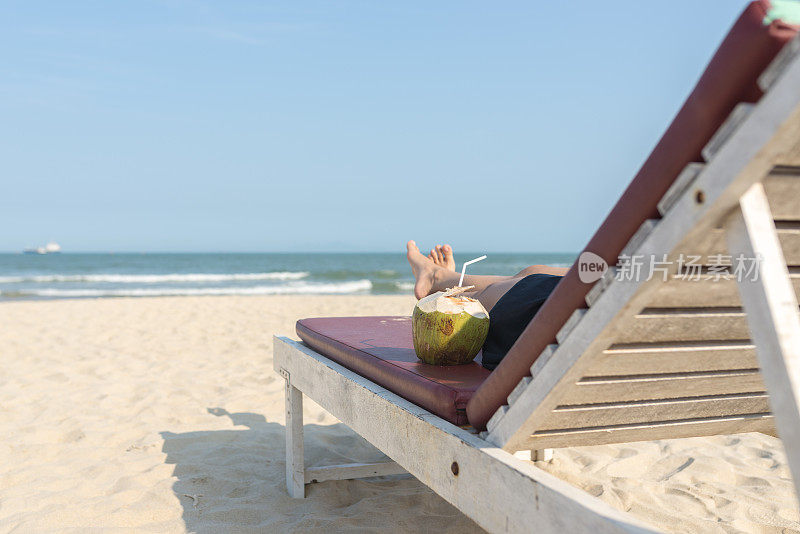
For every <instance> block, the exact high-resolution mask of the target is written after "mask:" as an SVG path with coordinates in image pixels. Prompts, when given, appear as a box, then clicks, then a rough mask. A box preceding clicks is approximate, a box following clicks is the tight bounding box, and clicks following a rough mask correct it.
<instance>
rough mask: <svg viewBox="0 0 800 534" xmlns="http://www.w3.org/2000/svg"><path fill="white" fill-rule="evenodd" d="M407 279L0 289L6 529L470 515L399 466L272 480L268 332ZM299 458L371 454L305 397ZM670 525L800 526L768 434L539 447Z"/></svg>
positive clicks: (320, 526) (353, 527) (427, 519)
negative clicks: (134, 291) (251, 288)
mask: <svg viewBox="0 0 800 534" xmlns="http://www.w3.org/2000/svg"><path fill="white" fill-rule="evenodd" d="M413 305H414V300H413V298H412V297H410V296H408V297H405V296H385V297H384V296H328V297H311V296H303V297H298V296H268V297H179V298H141V299H129V298H120V299H98V300H94V299H91V300H90V299H87V300H60V301H27V302H13V303H11V302H4V303H0V325H2V327H1V328H0V354H1V355H2V356H1V357H0V366H2V377H3V379H2V382H1V383H0V433H1V434H2V435H3V436H4V439H3V440H2V442H0V458H2V459H3V461H2V463H0V531H2V532H79V531H80V532H83V531H86V530H87V529H89V528H90V527H92V528H94V529H96V531H102V532H115V531H122V530H125V531H136V532H338V531H366V532H376V531H377V532H480V529H479V528H478V527H477V526H476V525H475V524H474V523H472V522H471V521H470V520H469V519H467V518H466V517H465V516H464V515H462V514H461V513H460V512H459V511H458V510H456V509H455V508H453V507H452V506H450V505H449V504H447V503H446V502H445V501H443V500H442V499H441V498H439V497H438V496H437V495H435V494H434V493H433V492H431V491H430V490H429V489H427V488H426V487H425V486H424V485H422V484H421V483H420V482H418V481H417V480H415V479H413V478H411V477H408V476H397V477H386V478H379V479H370V480H359V481H341V482H327V483H322V484H315V485H311V486H309V487H308V489H307V498H306V499H305V500H302V501H300V500H293V499H291V498H289V497H288V496H287V494H286V492H285V489H284V481H283V477H284V441H283V440H284V426H283V423H284V421H283V381H282V379H281V378H280V377H279V376H278V375H277V374H276V373H275V372H273V370H272V339H271V338H272V335H273V333H279V334H284V335H291V336H293V337H294V322H295V321H296V320H297V319H298V318H301V317H307V316H325V315H327V316H337V315H377V314H380V315H386V314H398V315H402V314H408V313H410V311H411V309H412V307H413ZM305 420H306V424H307V426H306V435H305V438H306V441H305V444H306V455H307V456H306V459H307V462H309V463H316V464H324V463H346V462H371V461H380V460H381V459H382V454H381V453H380V452H379V451H377V450H376V449H375V448H373V447H372V446H371V445H369V444H368V443H367V442H366V441H364V440H363V439H362V438H360V437H359V436H357V435H356V434H354V433H353V432H352V431H350V430H349V429H348V428H347V427H345V426H344V425H342V424H340V423H339V422H338V421H337V420H336V419H335V418H333V417H332V416H331V415H330V414H328V413H326V412H324V411H323V410H322V409H320V408H319V407H318V406H317V405H316V404H314V403H313V402H310V401H307V402H306V403H305ZM537 465H539V466H540V467H542V468H544V469H546V470H548V471H550V472H551V473H553V474H555V475H557V476H559V477H561V478H563V479H564V480H566V481H568V482H570V483H572V484H574V485H576V486H578V487H580V488H582V489H584V490H586V491H587V492H589V493H590V494H592V495H595V496H598V497H599V498H600V499H602V500H604V501H605V502H607V503H610V504H611V505H612V506H615V507H617V508H619V509H621V510H626V511H629V512H631V513H632V514H634V515H636V516H637V517H640V518H642V519H644V520H646V521H648V522H650V523H651V524H653V525H654V526H657V527H659V528H662V529H664V530H668V531H675V532H796V531H800V514H798V508H797V501H796V496H795V493H794V490H793V488H792V484H791V481H790V476H789V470H788V467H787V465H786V461H785V456H784V453H783V449H782V447H781V443H780V440H778V439H776V438H772V437H768V436H764V435H760V434H741V435H734V436H716V437H712V438H693V439H684V440H668V441H659V442H644V443H632V444H624V445H616V446H597V447H583V448H575V449H562V450H558V451H556V453H555V458H554V460H553V462H552V463H550V464H543V463H539V464H537Z"/></svg>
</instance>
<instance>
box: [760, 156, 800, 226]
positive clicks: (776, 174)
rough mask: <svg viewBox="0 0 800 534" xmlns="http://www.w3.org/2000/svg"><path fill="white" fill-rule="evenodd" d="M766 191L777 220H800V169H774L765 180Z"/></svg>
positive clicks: (773, 215)
mask: <svg viewBox="0 0 800 534" xmlns="http://www.w3.org/2000/svg"><path fill="white" fill-rule="evenodd" d="M764 190H765V191H766V192H767V199H768V200H769V208H770V210H771V211H772V217H773V218H774V219H775V220H778V221H798V220H800V167H777V168H775V169H773V171H772V172H771V173H770V175H769V176H767V178H766V179H765V180H764Z"/></svg>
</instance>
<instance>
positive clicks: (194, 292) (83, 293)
mask: <svg viewBox="0 0 800 534" xmlns="http://www.w3.org/2000/svg"><path fill="white" fill-rule="evenodd" d="M370 289H372V282H370V281H369V280H354V281H352V282H343V283H341V284H319V283H317V284H313V283H298V284H293V285H282V286H252V287H187V288H180V287H161V288H159V287H152V288H132V289H53V288H43V289H30V290H27V289H26V290H22V291H15V292H13V293H11V292H3V293H2V295H3V296H12V295H13V296H18V297H26V296H30V297H51V298H70V297H165V296H200V295H297V294H307V295H330V294H348V293H365V292H368V291H369V290H370Z"/></svg>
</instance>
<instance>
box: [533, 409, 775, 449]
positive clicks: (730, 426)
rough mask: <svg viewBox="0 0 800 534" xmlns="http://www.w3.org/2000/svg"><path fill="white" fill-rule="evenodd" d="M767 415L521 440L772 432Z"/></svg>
mask: <svg viewBox="0 0 800 534" xmlns="http://www.w3.org/2000/svg"><path fill="white" fill-rule="evenodd" d="M774 428H775V427H774V423H773V417H772V415H771V414H757V415H737V416H732V417H713V418H708V419H699V420H695V419H690V420H687V421H667V422H655V423H648V424H634V425H622V426H619V427H605V428H592V429H585V430H579V429H575V430H567V431H562V432H552V431H548V432H536V433H535V434H533V435H531V436H530V437H529V438H528V439H526V440H525V441H524V442H523V445H524V446H525V447H526V448H531V449H545V448H560V447H578V446H581V445H604V444H606V443H628V442H633V441H651V440H657V439H676V438H691V437H695V436H715V435H718V434H738V433H741V432H762V433H764V434H770V433H772V432H774V431H775V430H774Z"/></svg>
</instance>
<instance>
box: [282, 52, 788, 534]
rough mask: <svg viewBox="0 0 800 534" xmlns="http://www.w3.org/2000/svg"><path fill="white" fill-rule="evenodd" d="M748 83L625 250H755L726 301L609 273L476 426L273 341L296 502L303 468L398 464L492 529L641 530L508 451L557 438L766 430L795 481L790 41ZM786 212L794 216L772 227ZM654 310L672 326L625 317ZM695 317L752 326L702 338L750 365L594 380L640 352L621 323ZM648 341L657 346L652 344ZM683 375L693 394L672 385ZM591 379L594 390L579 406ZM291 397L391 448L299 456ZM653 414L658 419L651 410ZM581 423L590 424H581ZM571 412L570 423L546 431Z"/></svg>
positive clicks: (378, 471)
mask: <svg viewBox="0 0 800 534" xmlns="http://www.w3.org/2000/svg"><path fill="white" fill-rule="evenodd" d="M759 83H760V84H761V86H762V89H764V91H765V95H764V96H763V97H762V98H761V100H760V101H759V102H758V103H757V104H753V105H751V104H746V105H740V106H739V107H737V108H736V110H734V112H733V113H732V114H731V116H730V118H729V119H728V121H726V123H725V124H724V125H723V126H722V127H721V128H720V130H719V131H718V132H717V134H716V135H715V136H714V138H713V139H712V140H711V141H710V142H709V144H708V145H707V147H706V149H705V150H704V152H703V155H704V158H705V160H706V163H705V164H699V163H693V164H690V165H688V166H687V168H686V169H685V170H684V172H683V173H682V174H681V175H680V176H679V178H678V179H677V180H676V182H675V184H674V185H673V187H672V188H671V189H670V191H668V192H667V194H666V195H665V196H664V199H662V201H661V203H660V204H659V210H660V212H661V214H662V218H661V219H659V220H658V221H648V222H646V223H645V224H644V225H643V226H642V228H641V229H640V231H639V232H637V234H636V235H634V236H633V238H632V239H631V240H630V242H629V244H628V246H627V248H626V249H625V251H624V252H623V254H627V255H640V256H643V257H651V258H652V257H658V256H663V255H664V254H668V255H670V257H673V258H674V256H675V255H676V254H678V253H679V252H681V251H696V252H700V253H701V254H703V255H704V256H705V257H708V256H710V255H711V254H713V253H715V252H719V251H723V252H725V251H727V252H728V253H729V254H730V255H734V256H738V255H739V254H742V255H744V256H745V257H748V258H756V257H757V258H758V259H759V261H758V267H757V268H758V273H757V274H758V276H757V277H750V278H747V279H743V280H740V281H736V282H733V281H732V280H728V283H727V284H719V285H715V286H710V285H708V284H714V283H715V282H713V281H706V282H703V284H706V285H705V286H703V287H704V288H707V289H708V291H707V293H705V294H706V298H708V299H710V302H713V303H719V302H723V303H724V302H728V301H730V304H731V305H730V306H728V305H727V304H725V305H723V307H720V306H719V304H714V305H715V306H717V307H716V308H711V309H709V310H706V309H705V308H703V307H702V306H703V304H702V303H701V304H700V305H699V307H695V308H687V307H686V306H681V303H683V302H684V300H687V299H688V302H690V303H694V302H695V301H694V300H692V299H694V298H695V296H696V295H700V294H701V293H702V292H697V293H695V294H693V293H691V292H688V293H687V292H686V291H681V290H680V289H679V284H677V283H670V282H664V281H663V280H662V279H660V278H658V277H652V278H649V279H645V280H642V279H633V280H621V279H619V277H617V276H615V271H614V269H610V270H609V271H608V272H607V273H606V275H605V276H604V278H603V279H601V280H600V281H599V282H598V283H597V284H596V285H595V287H594V288H593V289H592V291H591V292H590V293H589V295H588V296H587V299H586V300H587V305H588V308H587V309H582V310H577V311H576V312H575V314H574V315H573V316H572V317H571V318H570V320H569V321H568V322H567V324H565V325H564V327H563V328H562V330H561V331H560V332H559V334H558V335H557V343H556V344H553V345H550V346H549V347H548V348H547V349H546V350H545V351H544V353H543V354H542V355H541V356H540V357H539V358H538V359H537V360H536V362H535V363H534V365H533V367H532V368H531V376H530V377H525V378H524V379H523V380H522V381H521V382H520V383H519V385H518V386H517V387H516V388H515V390H514V391H513V392H512V393H511V395H510V396H509V398H508V404H507V405H505V406H503V407H501V408H500V409H499V410H498V411H497V412H496V413H495V414H494V416H493V417H492V419H491V420H490V421H489V424H488V429H487V431H486V432H483V433H481V434H480V435H477V434H476V433H475V432H473V431H471V429H465V428H459V427H457V426H454V425H452V424H450V423H448V422H446V421H444V420H443V419H441V418H440V417H438V416H435V415H433V414H431V413H429V412H427V411H426V410H424V409H422V408H420V407H418V406H416V405H413V404H411V403H410V402H408V401H406V400H404V399H402V398H401V397H399V396H397V395H395V394H393V393H391V392H389V391H387V390H386V389H384V388H382V387H381V386H379V385H377V384H375V383H373V382H371V381H369V380H367V379H365V378H364V377H362V376H360V375H357V374H355V373H353V372H351V371H349V370H347V369H345V368H344V367H342V366H340V365H339V364H337V363H335V362H333V361H332V360H330V359H328V358H326V357H324V356H322V355H320V354H318V353H316V352H315V351H313V350H311V349H309V348H308V347H306V346H305V345H303V344H302V343H300V342H297V341H293V340H291V339H288V338H285V337H275V344H274V367H275V369H276V370H277V371H279V372H280V373H281V375H282V376H283V377H284V378H285V379H286V466H287V471H286V483H287V488H288V489H289V492H290V494H291V495H292V496H294V497H303V496H304V494H305V489H304V486H305V484H307V483H309V482H313V481H323V480H334V479H351V478H361V477H369V476H379V475H390V474H397V473H403V472H408V473H410V474H411V475H413V476H415V477H416V478H418V479H419V480H421V481H422V482H423V483H424V484H426V485H427V486H429V487H430V488H431V489H433V490H434V491H435V492H436V493H438V494H439V495H441V496H442V497H443V498H444V499H446V500H447V501H448V502H450V503H452V504H453V505H454V506H456V507H458V508H459V509H460V510H462V511H463V512H464V513H465V514H466V515H468V516H469V517H470V518H472V519H473V520H474V521H475V522H476V523H477V524H479V525H480V526H482V527H483V528H485V529H486V530H488V531H490V532H530V531H533V530H536V531H541V532H559V533H560V532H583V531H589V530H590V529H591V530H592V531H597V532H644V531H650V530H651V528H650V527H648V526H647V525H645V524H643V523H642V522H640V521H638V520H635V519H633V518H631V517H630V516H627V515H626V514H623V513H621V512H619V511H617V510H615V509H613V508H611V507H610V506H608V505H606V504H604V503H603V502H602V501H600V500H598V499H596V498H594V497H591V496H589V495H588V494H586V493H585V492H582V491H580V490H578V489H577V488H574V487H572V486H570V485H569V484H567V483H565V482H563V481H561V480H559V479H557V478H556V477H553V476H552V475H550V474H548V473H546V472H545V471H542V470H541V469H539V468H537V467H536V466H535V465H533V464H532V463H530V462H526V461H524V460H522V459H520V458H519V457H518V456H516V455H515V454H514V453H515V452H517V451H532V452H531V453H530V456H528V458H530V459H532V460H541V459H547V458H548V457H549V456H550V455H551V454H552V453H551V449H552V448H557V447H569V446H580V445H587V444H599V443H620V442H628V441H641V440H654V439H667V438H680V437H690V436H705V435H714V434H731V433H737V432H752V431H758V432H765V433H770V434H775V428H777V435H779V436H780V437H781V439H782V440H783V444H784V447H785V449H786V454H787V457H788V462H789V466H790V469H791V472H792V475H793V479H794V483H795V487H797V488H800V313H798V302H797V298H796V294H795V292H796V291H797V289H798V288H800V273H799V272H796V271H795V270H793V271H792V273H791V274H790V272H789V269H788V268H787V261H786V258H785V254H790V255H791V257H792V258H795V256H796V255H797V254H800V37H798V38H796V39H795V40H794V41H792V42H791V43H789V44H787V46H786V47H784V50H783V51H782V52H781V53H780V54H779V56H778V57H777V58H776V59H775V61H774V62H773V63H772V65H771V66H770V67H769V68H768V69H767V70H766V71H765V72H764V74H763V75H762V76H761V78H760V81H759ZM776 177H778V178H780V177H788V179H783V178H781V179H778V178H776ZM773 211H775V213H773ZM786 217H789V218H791V219H792V220H793V221H794V222H790V223H784V219H785V218H786ZM776 220H777V221H778V227H776V222H775V221H776ZM787 225H788V226H787ZM787 228H788V230H787ZM795 234H796V235H795ZM792 262H793V263H792V264H793V265H797V264H796V263H794V259H793V260H792ZM793 269H794V268H793ZM668 270H669V272H668V273H667V274H668V276H667V278H668V279H669V280H674V279H675V277H676V275H677V271H676V267H675V264H674V263H673V264H671V266H670V267H668ZM735 287H738V291H737V290H736V289H733V288H735ZM676 288H678V289H676ZM703 291H705V289H704V290H703ZM737 303H738V304H737ZM648 310H650V311H648ZM652 310H656V311H655V312H653V311H652ZM658 314H661V315H658ZM656 316H657V317H656ZM662 316H663V317H662ZM654 318H655V319H656V320H659V321H661V320H663V321H664V322H663V323H659V324H664V325H667V326H668V327H669V328H667V327H665V328H664V329H661V330H657V331H654V330H646V329H644V330H641V329H640V330H637V329H638V328H640V325H641V324H644V323H647V322H648V321H650V320H652V319H654ZM670 325H672V326H670ZM686 325H689V326H686ZM695 327H696V328H700V329H702V328H706V329H707V330H705V331H701V330H698V332H700V333H701V334H703V335H704V336H705V337H703V339H709V340H712V341H713V340H714V339H715V338H714V336H715V335H719V334H720V332H723V333H725V334H726V335H727V334H730V335H731V336H733V338H735V337H736V336H739V338H741V337H742V332H744V337H745V338H746V337H747V335H748V333H749V337H750V338H751V339H752V342H744V341H742V340H741V339H739V338H736V339H733V341H725V340H724V339H723V340H721V341H713V343H716V345H714V344H713V343H712V341H709V343H710V345H708V346H703V347H702V348H703V350H706V349H708V348H709V347H711V348H712V349H714V350H716V351H718V352H719V353H720V354H721V355H722V356H726V357H728V356H730V357H731V358H741V357H752V356H748V355H749V354H751V353H752V352H755V353H756V354H757V363H755V362H756V360H755V357H752V358H753V360H752V361H753V362H754V365H756V367H755V368H747V366H746V365H744V364H742V365H739V367H737V368H732V369H728V370H725V369H723V370H720V369H716V370H710V371H703V370H697V369H693V370H691V372H689V371H687V372H669V373H666V372H665V373H660V374H641V373H640V374H635V375H633V374H627V375H621V376H615V375H613V374H611V375H609V374H608V373H606V375H605V376H601V377H599V378H598V377H597V376H595V375H593V373H594V372H596V371H597V369H599V368H602V366H604V365H607V364H606V363H604V362H606V361H607V360H609V359H610V358H611V356H614V355H619V354H621V353H625V350H628V353H629V354H633V355H634V356H636V357H639V356H640V355H641V354H645V353H648V350H650V349H647V350H645V349H642V348H636V347H638V346H636V345H624V343H623V344H622V345H620V341H621V340H622V341H625V340H626V339H628V338H629V337H630V336H631V335H632V334H631V332H639V333H640V334H641V332H659V334H658V335H667V334H668V333H669V332H673V331H674V332H678V334H676V336H677V337H675V338H674V339H680V337H679V333H680V329H681V328H695ZM642 328H644V327H642ZM662 332H667V334H663V333H662ZM704 332H705V333H704ZM731 332H734V333H735V332H738V334H735V335H734V334H731ZM665 339H666V338H665ZM672 339H673V338H669V340H666V341H664V342H665V343H666V342H672V341H670V340H672ZM620 346H622V347H623V348H622V349H620V348H615V347H620ZM625 347H628V348H625ZM630 347H634V348H630ZM684 349H685V350H699V349H697V348H696V347H694V348H693V347H692V346H688V348H686V347H682V350H684ZM658 350H666V349H659V348H656V349H652V350H650V352H649V353H648V354H651V355H652V354H653V353H654V352H655V353H657V352H658ZM669 350H672V351H673V352H674V349H669ZM748 351H749V352H748ZM628 353H626V354H628ZM670 354H672V353H670ZM715 354H716V353H715ZM742 355H744V356H742ZM656 356H658V354H656ZM722 356H720V358H722ZM656 360H657V358H655V359H653V358H651V359H649V360H647V361H648V362H652V361H656ZM630 361H634V360H630ZM638 361H644V360H637V361H636V362H638ZM677 361H678V362H680V359H678V360H677ZM715 361H716V360H715ZM720 361H725V360H724V358H722V359H721V360H720ZM636 362H635V365H640V364H639V363H636ZM647 365H651V364H650V363H648V364H647ZM720 365H722V364H720ZM743 365H744V368H743ZM751 367H752V366H751ZM603 369H606V371H608V369H611V368H603ZM608 372H611V371H608ZM637 388H639V389H637ZM687 388H689V390H690V391H694V393H693V394H692V395H679V394H678V393H677V392H678V391H681V390H686V389H687ZM692 388H695V389H692ZM630 391H647V392H659V395H660V397H659V398H657V399H653V400H644V401H641V400H639V398H638V397H636V398H628V397H629V396H630V395H632V394H630V393H628V392H630ZM598 392H600V393H602V396H603V398H602V399H601V402H594V403H588V404H581V402H583V399H588V398H591V396H592V395H597V394H599V393H598ZM670 392H673V393H670ZM767 392H768V394H767ZM303 394H306V395H308V396H309V397H311V398H312V399H313V400H314V401H316V402H317V403H318V404H319V405H320V406H322V407H323V408H324V409H325V410H327V411H329V412H330V413H331V414H333V415H334V416H335V417H337V418H338V419H339V420H341V421H342V422H343V423H344V424H346V425H347V426H349V427H350V428H352V429H353V430H354V431H356V432H357V433H358V434H360V435H361V436H363V437H364V438H365V439H367V440H368V441H369V442H370V443H372V444H373V445H374V446H376V447H377V448H378V449H380V450H381V451H383V452H384V453H385V454H386V455H387V456H388V457H389V458H391V459H392V460H393V461H392V462H386V463H379V464H352V465H339V466H328V467H314V468H306V467H305V466H304V463H303V444H302V435H303V422H302V395H303ZM626 395H627V396H626ZM605 396H607V397H608V398H607V399H606V398H605ZM587 402H588V401H587ZM656 413H657V414H659V417H655V418H653V417H652V416H653V414H656ZM664 414H667V415H664ZM669 414H671V415H669ZM595 419H596V420H602V421H604V422H603V423H602V424H595V423H594V422H593V421H594V420H595ZM567 423H569V425H571V426H569V428H557V427H558V426H559V425H562V426H563V425H567ZM548 425H549V426H548ZM554 425H555V426H554Z"/></svg>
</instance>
